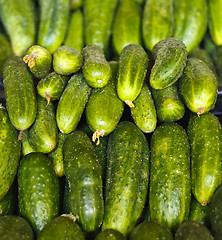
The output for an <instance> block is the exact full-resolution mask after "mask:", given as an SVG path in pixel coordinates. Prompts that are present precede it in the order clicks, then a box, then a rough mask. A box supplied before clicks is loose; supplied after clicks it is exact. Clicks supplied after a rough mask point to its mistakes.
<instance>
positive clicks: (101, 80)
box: [82, 45, 111, 88]
mask: <svg viewBox="0 0 222 240" xmlns="http://www.w3.org/2000/svg"><path fill="white" fill-rule="evenodd" d="M82 53H83V58H84V64H83V70H82V72H83V75H84V77H85V79H86V81H87V83H88V84H89V85H90V86H91V87H93V88H102V87H105V86H106V85H107V83H108V81H109V79H110V77H111V68H110V65H109V63H108V62H107V61H106V58H105V55H104V52H103V49H102V48H101V47H99V46H97V45H90V46H86V47H85V48H84V49H83V52H82Z"/></svg>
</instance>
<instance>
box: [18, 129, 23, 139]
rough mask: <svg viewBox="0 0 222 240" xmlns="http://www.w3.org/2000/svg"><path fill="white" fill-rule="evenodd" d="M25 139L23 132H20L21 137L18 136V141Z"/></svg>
mask: <svg viewBox="0 0 222 240" xmlns="http://www.w3.org/2000/svg"><path fill="white" fill-rule="evenodd" d="M22 139H23V130H20V132H19V135H18V140H19V141H20V140H22Z"/></svg>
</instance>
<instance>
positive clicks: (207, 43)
mask: <svg viewBox="0 0 222 240" xmlns="http://www.w3.org/2000/svg"><path fill="white" fill-rule="evenodd" d="M202 46H203V48H204V49H205V50H206V51H207V52H208V53H209V54H210V55H211V54H212V51H213V50H214V48H215V46H216V44H215V43H214V41H213V39H212V37H211V36H210V33H209V29H208V30H207V31H206V32H205V35H204V37H203V40H202Z"/></svg>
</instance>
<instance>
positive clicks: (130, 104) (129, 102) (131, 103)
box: [125, 100, 135, 108]
mask: <svg viewBox="0 0 222 240" xmlns="http://www.w3.org/2000/svg"><path fill="white" fill-rule="evenodd" d="M125 103H126V104H127V105H128V106H129V107H131V108H132V107H135V105H134V104H133V102H132V101H130V100H126V101H125Z"/></svg>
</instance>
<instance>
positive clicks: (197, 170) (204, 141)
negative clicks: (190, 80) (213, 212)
mask: <svg viewBox="0 0 222 240" xmlns="http://www.w3.org/2000/svg"><path fill="white" fill-rule="evenodd" d="M188 135H189V141H190V145H191V163H192V168H191V171H192V172H191V176H192V192H193V195H194V196H195V198H196V199H197V201H198V202H199V203H201V205H203V206H205V205H206V204H207V203H209V202H210V201H211V199H212V196H213V194H214V192H215V190H216V189H217V188H218V186H219V185H220V184H221V178H222V166H221V161H222V145H221V141H222V127H221V124H220V122H219V119H218V118H217V117H216V116H215V115H213V114H212V113H206V114H203V115H200V116H193V117H192V118H191V119H190V120H189V124H188ZM212 153H213V154H212Z"/></svg>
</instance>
